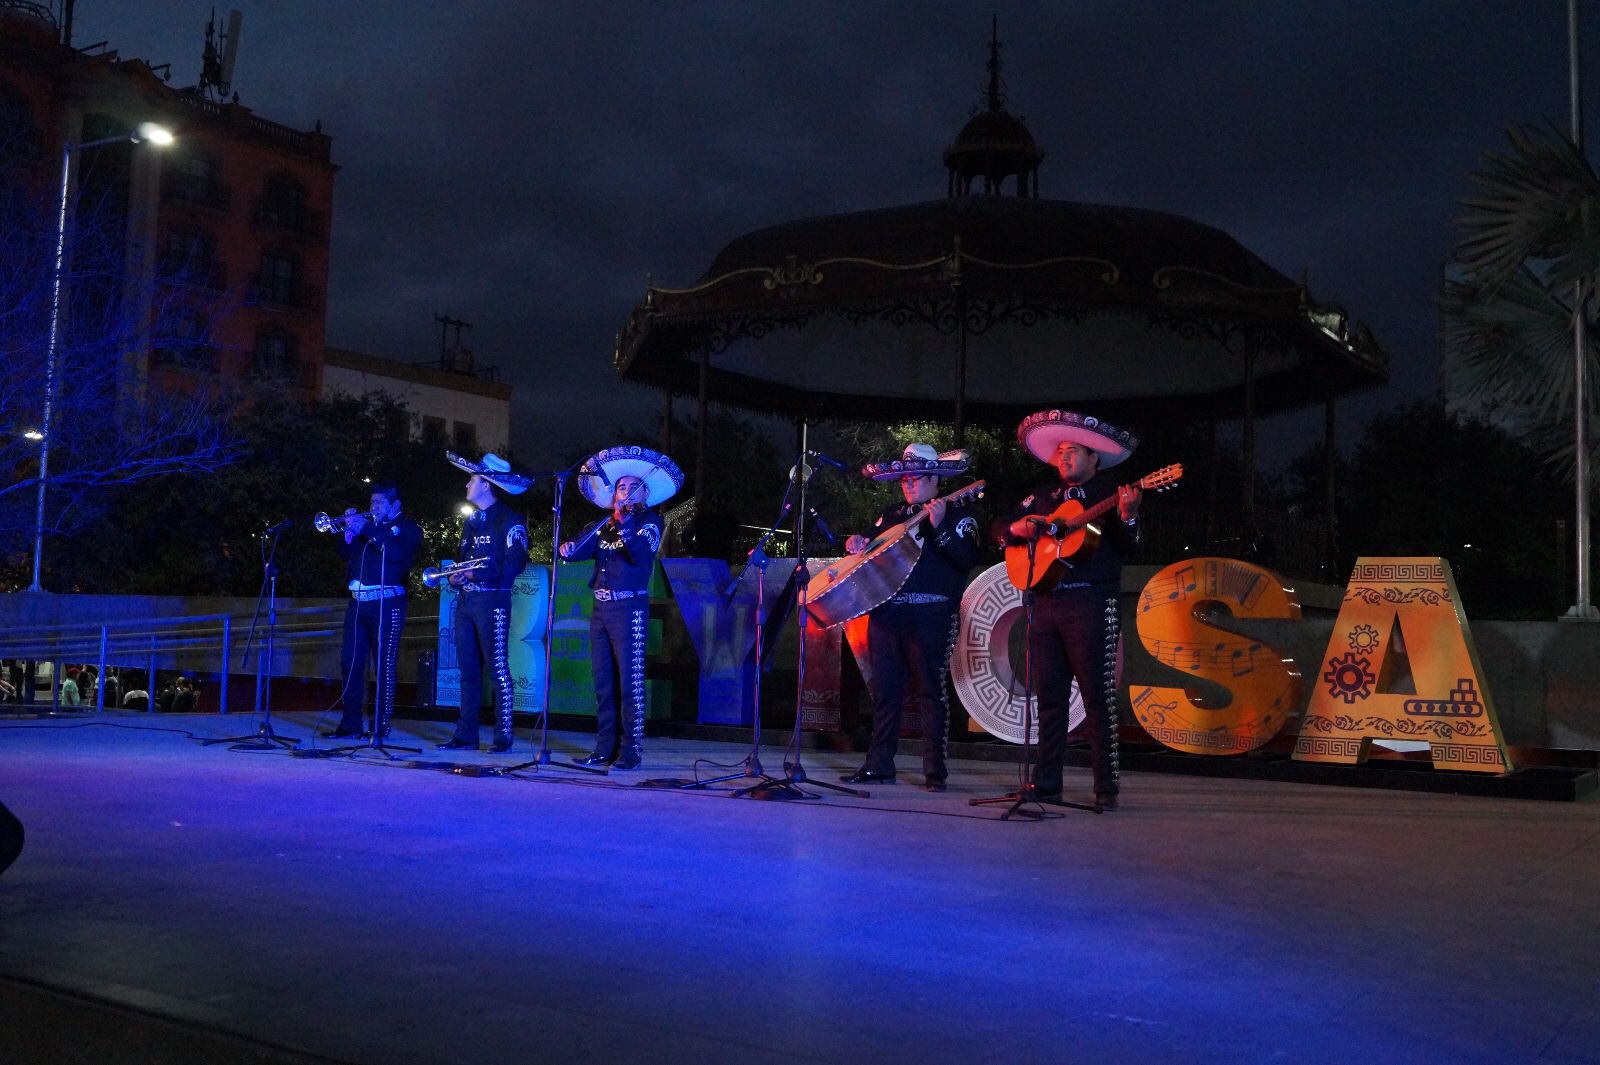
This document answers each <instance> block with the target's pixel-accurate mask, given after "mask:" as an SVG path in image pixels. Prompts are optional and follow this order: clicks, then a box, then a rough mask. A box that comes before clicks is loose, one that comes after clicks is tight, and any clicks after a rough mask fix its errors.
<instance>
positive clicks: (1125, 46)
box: [77, 0, 1593, 461]
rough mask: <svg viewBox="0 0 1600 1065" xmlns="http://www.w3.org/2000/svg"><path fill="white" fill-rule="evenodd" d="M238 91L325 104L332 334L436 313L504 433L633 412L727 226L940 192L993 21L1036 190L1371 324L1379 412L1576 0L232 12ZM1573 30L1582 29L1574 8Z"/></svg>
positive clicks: (1551, 87) (186, 32)
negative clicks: (641, 365)
mask: <svg viewBox="0 0 1600 1065" xmlns="http://www.w3.org/2000/svg"><path fill="white" fill-rule="evenodd" d="M239 7H240V9H241V10H242V11H243V12H244V17H245V22H244V34H243V47H242V49H241V52H240V58H239V64H238V70H237V74H236V79H235V81H236V85H237V87H238V89H239V91H240V94H241V96H242V97H243V99H244V101H245V102H246V103H247V104H249V105H250V106H251V107H253V108H255V109H256V110H257V111H258V112H259V113H261V114H263V115H265V116H267V117H269V118H273V119H275V120H278V121H281V122H285V123H287V124H290V125H297V126H302V127H308V126H310V125H311V123H312V122H313V121H315V120H317V119H319V118H320V119H322V120H323V121H324V122H325V123H326V125H327V128H328V130H329V132H330V133H331V134H332V135H333V137H334V152H335V157H336V159H337V161H338V162H339V163H340V165H341V166H342V167H343V169H342V171H341V173H340V175H339V178H338V183H337V203H336V206H335V228H334V238H333V242H334V243H333V275H332V278H331V280H330V285H329V319H328V334H329V340H330V341H331V342H332V343H335V344H339V345H344V346H349V347H354V348H359V349H364V350H371V351H376V352H381V353H386V354H391V355H395V356H397V357H406V358H416V357H423V356H426V355H429V354H431V353H432V348H433V345H434V344H435V342H436V341H435V337H436V333H435V331H434V329H433V326H432V319H431V315H432V314H433V312H434V311H440V312H445V313H451V314H454V315H457V316H460V317H464V318H467V319H469V320H470V321H472V322H473V323H474V333H473V338H474V346H475V348H476V349H477V352H478V354H479V357H480V359H481V360H483V361H485V362H492V363H498V364H499V365H500V366H501V367H502V369H503V370H504V371H505V372H506V373H507V375H508V377H509V379H510V380H511V381H512V382H513V383H514V384H515V385H516V386H517V388H518V395H517V400H516V409H515V411H514V420H515V423H516V439H515V441H514V444H515V446H516V447H517V449H518V451H519V452H520V453H522V454H523V455H525V456H527V457H528V458H530V459H532V460H535V461H541V460H546V459H552V458H554V457H555V456H556V455H558V454H561V453H564V452H565V451H567V450H568V449H569V447H570V445H569V443H568V442H569V441H570V440H571V439H573V438H575V437H580V436H581V437H584V438H588V439H592V437H593V434H594V432H595V431H596V428H597V423H596V417H597V416H596V414H595V408H596V407H597V406H601V405H605V404H610V405H612V406H613V407H614V408H615V409H614V411H612V412H609V413H607V414H606V415H604V416H601V417H600V419H599V420H600V422H602V423H604V424H603V425H602V426H600V427H602V428H609V426H610V425H613V424H623V423H627V422H630V421H634V422H642V420H643V419H644V418H645V417H647V416H648V415H649V414H651V413H653V412H654V411H655V410H656V409H657V408H658V407H659V401H658V400H657V399H656V398H655V397H654V395H653V394H651V393H649V392H647V391H644V390H639V389H632V388H622V387H619V386H617V385H615V384H614V382H613V380H612V377H611V370H610V354H611V349H612V343H613V337H614V334H615V333H616V331H617V329H618V328H619V326H620V325H621V323H622V322H623V320H624V318H625V317H626V315H627V313H628V311H629V309H630V308H631V306H632V305H633V303H634V302H635V301H636V300H637V299H638V298H639V297H640V295H641V294H642V290H643V286H644V282H645V277H646V275H647V274H650V275H653V276H654V278H655V279H656V280H657V281H658V282H659V283H662V284H686V283H688V282H690V281H692V280H693V279H694V278H695V277H696V276H698V275H699V273H700V272H701V271H702V270H703V269H704V268H705V266H706V265H707V264H708V263H709V262H710V260H711V258H712V257H713V256H714V255H715V254H716V252H717V250H718V249H719V248H720V247H721V246H722V245H723V244H724V243H726V242H727V241H728V240H730V239H732V238H733V237H735V236H737V235H738V234H740V233H742V232H745V231H747V230H750V229H754V228H757V227H760V226H765V225H770V224H773V223H776V222H779V221H784V220H787V219H790V218H795V217H801V216H805V215H810V214H822V213H832V212H835V211H845V210H858V209H866V208H871V207H879V206H887V205H891V204H896V203H904V202H911V201H915V200H920V199H931V198H935V197H938V196H940V195H942V194H943V192H944V180H945V179H944V173H943V169H942V166H941V164H940V153H941V151H942V150H943V148H944V147H945V145H946V144H947V143H948V142H949V141H950V139H951V138H952V137H953V136H954V135H955V133H956V131H957V130H958V129H959V128H960V125H961V123H962V122H963V121H964V120H965V118H966V116H967V114H968V113H969V111H970V110H971V108H972V107H973V106H974V105H975V104H976V103H977V102H978V98H979V93H980V90H981V88H982V86H983V82H984V70H983V65H982V64H983V60H984V46H985V43H986V40H987V34H988V17H989V13H990V11H991V10H993V9H995V8H998V13H999V16H1000V24H1001V34H1002V37H1003V39H1004V40H1005V42H1006V48H1005V77H1006V82H1007V86H1008V89H1009V93H1010V106H1011V109H1012V110H1013V111H1014V112H1016V113H1018V114H1021V115H1023V116H1025V117H1026V119H1027V121H1028V123H1029V125H1030V127H1031V129H1032V130H1033V133H1034V135H1035V137H1036V138H1037V139H1038V141H1039V142H1040V144H1041V146H1042V147H1043V148H1044V149H1045V151H1046V152H1047V159H1046V162H1045V164H1044V168H1043V171H1042V177H1041V184H1042V187H1043V192H1044V194H1045V195H1047V196H1051V197H1055V198H1061V199H1077V200H1090V201H1100V202H1108V203H1118V204H1129V205H1135V206H1141V207H1149V208H1154V209H1160V210H1167V211H1173V212H1176V213H1178V214H1183V215H1187V216H1189V217H1192V218H1195V219H1198V220H1200V221H1203V222H1206V223H1208V224H1211V225H1215V226H1219V227H1221V228H1223V229H1226V230H1228V231H1229V232H1231V233H1232V234H1233V235H1234V236H1236V237H1237V238H1238V239H1239V240H1240V241H1242V242H1243V243H1244V244H1245V245H1246V246H1248V247H1250V248H1251V249H1252V250H1253V251H1255V252H1256V253H1257V254H1259V255H1261V256H1262V257H1263V258H1264V259H1266V260H1267V261H1269V262H1271V263H1272V264H1273V265H1274V266H1276V267H1278V268H1279V269H1280V270H1282V271H1283V272H1284V273H1286V274H1289V275H1290V276H1294V277H1298V276H1300V275H1301V274H1302V273H1303V272H1304V273H1308V274H1309V276H1310V278H1311V282H1312V286H1313V290H1314V291H1315V292H1316V293H1317V295H1318V296H1319V298H1322V299H1325V300H1334V301H1338V302H1341V303H1344V304H1346V305H1348V306H1349V307H1350V308H1351V309H1352V311H1353V312H1354V313H1355V314H1356V315H1357V316H1358V317H1360V318H1362V319H1364V320H1366V321H1368V322H1369V323H1370V324H1371V325H1372V326H1373V327H1374V328H1375V329H1376V331H1377V332H1378V335H1379V336H1380V338H1381V339H1382V341H1383V342H1384V343H1385V345H1386V346H1387V347H1388V349H1389V350H1390V352H1391V355H1392V357H1393V359H1394V385H1393V387H1392V388H1391V389H1390V390H1389V391H1388V393H1387V394H1385V395H1384V396H1380V397H1375V398H1372V399H1368V400H1365V401H1363V402H1361V403H1359V404H1357V405H1356V411H1357V412H1358V413H1361V412H1363V411H1370V410H1372V409H1374V408H1375V407H1376V406H1377V405H1379V404H1380V403H1383V402H1387V401H1390V400H1392V399H1394V398H1396V397H1405V396H1414V395H1418V394H1421V393H1423V392H1425V391H1426V390H1428V389H1429V388H1431V387H1432V385H1433V382H1434V380H1435V375H1436V365H1435V356H1436V345H1435V340H1434V334H1435V326H1436V321H1437V317H1436V313H1435V310H1434V306H1433V296H1434V291H1435V286H1436V280H1437V276H1438V268H1439V264H1440V262H1441V261H1443V260H1444V259H1445V258H1446V257H1447V255H1448V253H1449V247H1450V242H1451V231H1450V221H1451V217H1452V215H1453V213H1454V200H1455V198H1456V197H1457V196H1459V195H1460V194H1461V193H1462V191H1463V190H1464V188H1465V175H1466V173H1467V171H1468V170H1470V169H1471V168H1472V167H1473V166H1474V164H1475V163H1476V161H1477V158H1478V156H1479V154H1480V153H1481V152H1482V151H1483V150H1484V149H1485V148H1489V147H1493V146H1495V145H1496V144H1497V143H1498V142H1499V140H1500V138H1501V136H1502V132H1503V130H1504V128H1505V126H1506V125H1507V124H1508V123H1512V122H1525V121H1538V120H1544V119H1554V120H1556V121H1561V122H1564V121H1565V115H1566V106H1567V104H1566V40H1565V33H1566V21H1565V20H1566V5H1565V4H1563V3H1560V2H1558V0H1539V2H1537V3H1525V4H1511V3H1505V2H1498V0H1483V2H1476V3H1474V2H1456V0H1449V2H1446V0H1438V2H1435V3H1427V4H1423V3H1417V4H1396V3H1393V2H1392V0H1368V2H1346V3H1341V4H1295V3H1275V4H1274V3H1260V2H1234V3H1219V2H1211V3H1204V4H1194V3H1188V2H1184V0H1172V2H1167V3H1156V2H1151V3H1140V4H1127V3H1120V2H1114V0H1104V2H1100V3H1075V4H1049V5H1041V4H1033V3H1023V2H1021V0H1010V2H1006V3H1000V4H998V5H996V4H983V5H976V4H957V3H947V4H925V3H917V4H913V3H901V4H887V3H885V4H876V3H875V4H850V3H826V4H823V3H818V4H808V5H792V4H787V5H768V4H750V3H739V4H735V3H699V4H693V3H677V4H642V3H637V2H630V3H617V2H591V3H585V4H551V5H540V4H532V5H530V4H524V3H515V2H506V3H490V2H482V3H469V4H458V5H442V4H437V3H429V4H423V3H340V4H327V3H322V2H309V0H308V2H289V0H274V2H271V3H267V2H264V0H263V2H241V3H240V4H239ZM208 11H209V5H207V4H200V3H194V2H191V0H144V2H142V3H140V4H138V5H125V4H115V3H111V2H110V0H81V2H80V3H79V5H78V33H77V37H78V39H79V41H81V42H87V41H93V40H99V39H102V38H104V39H107V40H109V41H110V42H111V44H112V46H113V47H116V48H119V49H120V50H121V51H122V53H123V54H124V55H127V56H138V57H141V58H148V59H150V60H151V61H152V62H156V63H160V62H166V61H172V62H173V64H174V68H175V71H176V74H175V77H174V84H178V83H181V82H182V81H184V80H192V76H193V74H194V72H195V71H196V70H197V69H198V57H199V52H200V42H201V31H202V29H203V26H204V20H205V17H206V15H207V13H208ZM1589 22H1591V23H1592V22H1593V19H1590V20H1589Z"/></svg>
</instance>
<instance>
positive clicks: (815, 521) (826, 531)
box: [806, 507, 839, 547]
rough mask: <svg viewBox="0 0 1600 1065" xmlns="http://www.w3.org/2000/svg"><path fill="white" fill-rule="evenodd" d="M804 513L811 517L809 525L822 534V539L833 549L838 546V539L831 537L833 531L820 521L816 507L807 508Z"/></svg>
mask: <svg viewBox="0 0 1600 1065" xmlns="http://www.w3.org/2000/svg"><path fill="white" fill-rule="evenodd" d="M806 513H807V514H808V515H810V517H811V524H812V526H813V527H814V528H815V529H816V530H817V532H819V533H821V534H822V538H823V539H824V540H826V541H828V543H830V544H832V545H833V546H834V547H838V546H839V538H838V537H837V536H835V535H833V530H832V529H830V528H828V523H827V522H825V521H823V520H822V515H821V514H818V513H817V508H816V507H807V508H806Z"/></svg>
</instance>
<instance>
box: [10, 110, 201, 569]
mask: <svg viewBox="0 0 1600 1065" xmlns="http://www.w3.org/2000/svg"><path fill="white" fill-rule="evenodd" d="M123 141H132V142H133V143H134V144H145V143H148V144H153V145H155V146H156V147H158V148H165V147H167V146H168V145H170V144H171V143H172V142H173V136H172V131H171V130H169V129H167V128H166V127H165V126H159V125H157V124H156V123H154V122H141V123H139V125H138V126H137V127H135V128H134V129H133V131H132V132H129V133H122V134H119V135H117V136H115V137H102V138H100V139H99V140H94V141H87V142H85V143H83V144H73V143H71V142H66V143H63V144H62V146H61V197H60V199H59V200H58V201H57V202H56V254H55V262H54V265H53V266H52V268H51V272H50V336H49V339H48V341H47V343H46V346H45V356H44V421H43V423H42V424H41V425H40V426H39V499H38V503H37V506H36V508H35V511H34V517H33V584H31V585H30V586H29V587H28V590H29V591H30V592H40V591H43V590H44V589H43V588H42V587H41V586H40V584H39V569H40V563H41V561H42V560H43V558H44V492H45V485H46V484H47V483H48V482H49V480H50V432H51V429H52V425H51V418H52V415H53V414H54V413H55V398H56V350H57V345H58V344H59V342H60V338H61V278H62V273H63V272H64V268H65V265H66V254H67V197H68V193H69V190H70V189H71V186H72V153H73V152H76V151H81V150H82V149H84V148H99V147H101V146H102V145H106V144H120V143H121V142H123Z"/></svg>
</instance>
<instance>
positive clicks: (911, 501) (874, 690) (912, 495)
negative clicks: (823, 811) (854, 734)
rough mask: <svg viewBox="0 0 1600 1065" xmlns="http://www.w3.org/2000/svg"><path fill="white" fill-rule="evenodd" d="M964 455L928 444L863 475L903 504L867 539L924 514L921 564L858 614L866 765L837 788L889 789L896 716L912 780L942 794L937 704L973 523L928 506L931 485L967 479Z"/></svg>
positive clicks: (860, 546)
mask: <svg viewBox="0 0 1600 1065" xmlns="http://www.w3.org/2000/svg"><path fill="white" fill-rule="evenodd" d="M970 462H971V455H970V453H969V452H967V451H946V452H943V453H941V452H939V451H938V449H936V448H935V447H933V445H931V444H908V445H907V446H906V449H905V452H904V453H903V454H902V455H901V456H900V458H898V459H894V460H892V461H889V462H880V463H874V464H872V465H870V466H866V467H863V468H862V470H861V473H862V476H864V477H867V478H870V479H871V480H874V481H899V482H900V491H901V493H902V494H903V495H904V497H905V502H903V503H896V504H894V505H892V506H889V507H886V508H884V511H883V513H881V514H880V515H878V520H877V523H876V524H875V525H874V526H873V535H874V536H876V535H877V534H878V533H881V532H883V531H884V530H887V529H890V528H892V527H894V526H896V525H899V524H900V523H901V522H903V521H906V520H908V519H909V518H911V517H912V516H913V515H914V514H916V513H918V512H919V511H921V510H922V509H924V508H926V509H927V511H928V517H927V520H926V524H925V525H924V526H923V527H922V535H923V537H924V541H923V548H922V553H921V555H919V556H918V558H917V562H916V565H915V566H914V567H912V570H911V574H910V576H908V577H907V578H906V581H905V583H904V584H902V585H901V586H900V590H899V591H897V592H896V593H895V594H894V595H893V596H892V597H890V599H889V600H888V601H887V602H885V603H883V604H882V605H881V606H879V607H877V608H876V609H874V610H873V611H872V612H871V613H870V614H868V615H867V616H868V619H869V620H868V623H867V658H868V662H869V664H870V667H871V672H872V683H871V685H870V686H869V687H870V688H871V694H872V745H871V747H869V748H868V750H867V760H866V764H865V765H863V766H862V767H861V768H860V769H858V770H856V771H855V772H854V773H853V774H851V775H849V776H846V777H841V778H840V779H841V780H843V781H844V782H845V783H847V784H889V783H893V782H894V776H895V772H894V756H895V752H896V751H897V750H898V749H899V746H900V717H901V712H902V709H903V707H904V706H906V705H917V706H919V707H920V708H921V712H922V774H923V787H925V788H926V789H927V790H928V791H944V790H945V778H946V776H947V775H948V770H947V768H946V765H945V751H946V747H947V739H948V735H949V731H950V704H949V701H948V700H947V699H946V696H945V683H944V677H945V671H946V669H947V668H948V663H949V661H950V651H951V648H952V647H954V645H955V639H956V625H957V622H958V620H959V613H960V608H961V593H962V591H963V589H965V588H966V585H967V573H968V572H969V571H970V570H971V569H972V567H973V566H974V565H975V564H976V563H977V561H978V551H979V542H978V521H977V519H976V518H975V517H973V516H972V512H971V510H970V509H969V508H968V507H967V506H965V505H963V504H962V503H960V502H952V503H946V501H944V500H942V499H939V498H937V497H938V495H939V480H940V478H943V477H955V476H959V475H960V474H963V473H965V472H966V471H967V466H968V464H969V463H970ZM871 543H872V539H871V538H870V537H867V536H860V535H856V536H852V537H850V538H849V539H848V540H846V541H845V550H846V551H847V552H849V553H850V554H852V555H858V554H861V553H862V552H863V551H865V550H867V549H868V547H869V546H870V545H871Z"/></svg>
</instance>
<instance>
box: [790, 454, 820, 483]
mask: <svg viewBox="0 0 1600 1065" xmlns="http://www.w3.org/2000/svg"><path fill="white" fill-rule="evenodd" d="M809 454H811V452H809V451H807V452H806V453H805V455H809ZM805 455H802V456H801V457H800V461H799V462H797V463H796V464H795V465H793V466H790V467H789V480H791V481H794V480H798V481H801V482H802V483H804V482H806V481H809V480H811V475H812V474H813V473H815V472H816V470H814V469H812V468H811V467H810V466H807V465H806V460H805Z"/></svg>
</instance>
